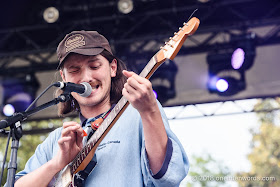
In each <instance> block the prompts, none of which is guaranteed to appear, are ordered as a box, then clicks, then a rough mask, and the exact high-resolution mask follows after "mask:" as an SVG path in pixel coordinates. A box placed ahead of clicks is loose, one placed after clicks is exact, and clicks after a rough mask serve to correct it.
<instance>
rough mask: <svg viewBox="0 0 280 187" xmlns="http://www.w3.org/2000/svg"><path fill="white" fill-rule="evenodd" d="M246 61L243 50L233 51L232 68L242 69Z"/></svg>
mask: <svg viewBox="0 0 280 187" xmlns="http://www.w3.org/2000/svg"><path fill="white" fill-rule="evenodd" d="M244 61H245V52H244V50H243V49H241V48H237V49H235V50H234V51H233V53H232V56H231V66H232V67H233V69H240V68H241V67H242V65H243V63H244Z"/></svg>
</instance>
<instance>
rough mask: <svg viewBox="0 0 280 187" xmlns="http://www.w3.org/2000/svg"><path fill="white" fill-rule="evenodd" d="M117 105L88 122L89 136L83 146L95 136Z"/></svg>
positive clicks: (87, 130)
mask: <svg viewBox="0 0 280 187" xmlns="http://www.w3.org/2000/svg"><path fill="white" fill-rule="evenodd" d="M114 106H115V104H114V105H112V107H111V108H110V109H109V110H108V111H107V112H104V113H103V114H100V115H98V116H96V117H94V118H90V119H88V120H87V121H86V130H85V131H86V133H87V135H88V136H86V137H84V139H83V144H84V145H85V144H86V143H87V141H88V140H89V139H90V137H91V136H92V135H93V134H94V132H95V131H96V130H97V129H98V127H99V126H100V125H101V123H102V122H103V121H104V120H105V119H106V117H107V116H108V115H109V114H110V112H111V111H112V109H113V108H114Z"/></svg>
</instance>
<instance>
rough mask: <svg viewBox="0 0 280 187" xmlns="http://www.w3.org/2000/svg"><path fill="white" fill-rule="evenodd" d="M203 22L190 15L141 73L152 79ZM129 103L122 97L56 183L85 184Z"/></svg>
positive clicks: (73, 186) (58, 185)
mask: <svg viewBox="0 0 280 187" xmlns="http://www.w3.org/2000/svg"><path fill="white" fill-rule="evenodd" d="M199 23H200V21H199V19H197V18H195V17H194V18H192V19H190V21H188V23H184V26H183V27H182V28H179V31H178V32H177V33H174V36H173V37H172V38H170V40H169V41H168V42H166V44H165V46H164V47H161V50H160V51H158V52H157V53H156V54H155V55H154V56H153V57H152V58H151V60H150V61H149V62H148V64H147V65H146V67H145V68H144V69H143V71H142V72H141V73H140V75H139V76H141V77H145V78H147V79H149V78H150V77H151V76H152V74H153V73H154V72H155V71H156V70H157V68H158V67H159V66H160V65H161V64H162V63H163V62H164V61H165V60H166V59H170V60H173V59H174V58H175V56H176V55H177V53H178V52H179V50H180V48H181V47H182V45H183V43H184V41H185V40H186V38H187V37H188V36H189V35H192V34H194V33H195V31H196V30H197V28H198V26H199ZM128 104H129V103H128V101H127V100H126V99H125V98H124V97H122V98H121V99H120V100H119V102H118V103H117V104H116V105H115V107H114V108H113V109H112V111H111V112H110V114H109V115H108V116H107V117H106V118H105V120H104V121H103V122H102V124H101V125H100V126H99V128H98V129H97V130H96V131H95V133H94V134H93V136H92V137H91V138H90V139H89V140H88V142H87V144H86V145H85V146H84V147H83V149H82V150H81V151H80V152H79V153H78V154H77V156H76V157H75V159H74V160H73V161H72V162H71V164H69V165H67V166H66V167H65V168H64V169H63V170H61V171H60V172H59V173H58V174H57V175H56V176H55V178H56V182H55V185H54V186H55V187H76V186H77V187H81V186H84V183H85V181H86V178H87V176H88V175H89V174H90V172H91V171H92V170H93V169H94V166H95V164H96V163H94V162H93V161H92V160H93V157H94V154H95V151H96V149H97V147H98V145H99V144H100V143H101V141H102V140H103V139H104V137H105V136H106V135H107V133H108V132H109V131H110V129H111V128H112V127H113V125H114V124H115V123H116V121H117V120H118V119H119V117H120V116H121V115H122V113H123V112H124V110H125V109H126V108H127V106H128Z"/></svg>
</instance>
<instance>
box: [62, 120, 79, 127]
mask: <svg viewBox="0 0 280 187" xmlns="http://www.w3.org/2000/svg"><path fill="white" fill-rule="evenodd" d="M74 125H78V126H80V124H79V123H77V122H75V121H67V122H64V123H63V125H62V126H63V128H67V127H70V126H74Z"/></svg>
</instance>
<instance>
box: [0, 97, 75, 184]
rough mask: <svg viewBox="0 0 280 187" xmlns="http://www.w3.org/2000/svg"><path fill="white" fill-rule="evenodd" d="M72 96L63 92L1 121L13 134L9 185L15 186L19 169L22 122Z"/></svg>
mask: <svg viewBox="0 0 280 187" xmlns="http://www.w3.org/2000/svg"><path fill="white" fill-rule="evenodd" d="M71 97H72V96H71V95H70V93H63V94H61V95H60V96H58V97H57V98H55V99H53V100H51V101H49V102H47V103H45V104H43V105H40V106H38V107H36V108H34V109H32V110H29V111H26V112H19V113H15V114H14V115H13V116H11V117H9V118H7V119H6V120H1V121H0V129H4V128H6V127H10V129H11V130H10V133H11V135H12V146H11V156H10V161H9V164H8V175H7V187H13V186H14V183H15V173H16V170H17V150H18V147H19V140H20V138H21V137H22V127H21V123H20V122H22V121H24V120H26V119H27V117H29V116H31V115H32V114H35V113H37V112H39V111H41V110H44V109H46V108H48V107H50V106H53V105H56V104H58V103H59V102H66V101H69V100H70V99H71ZM8 141H9V140H8Z"/></svg>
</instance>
